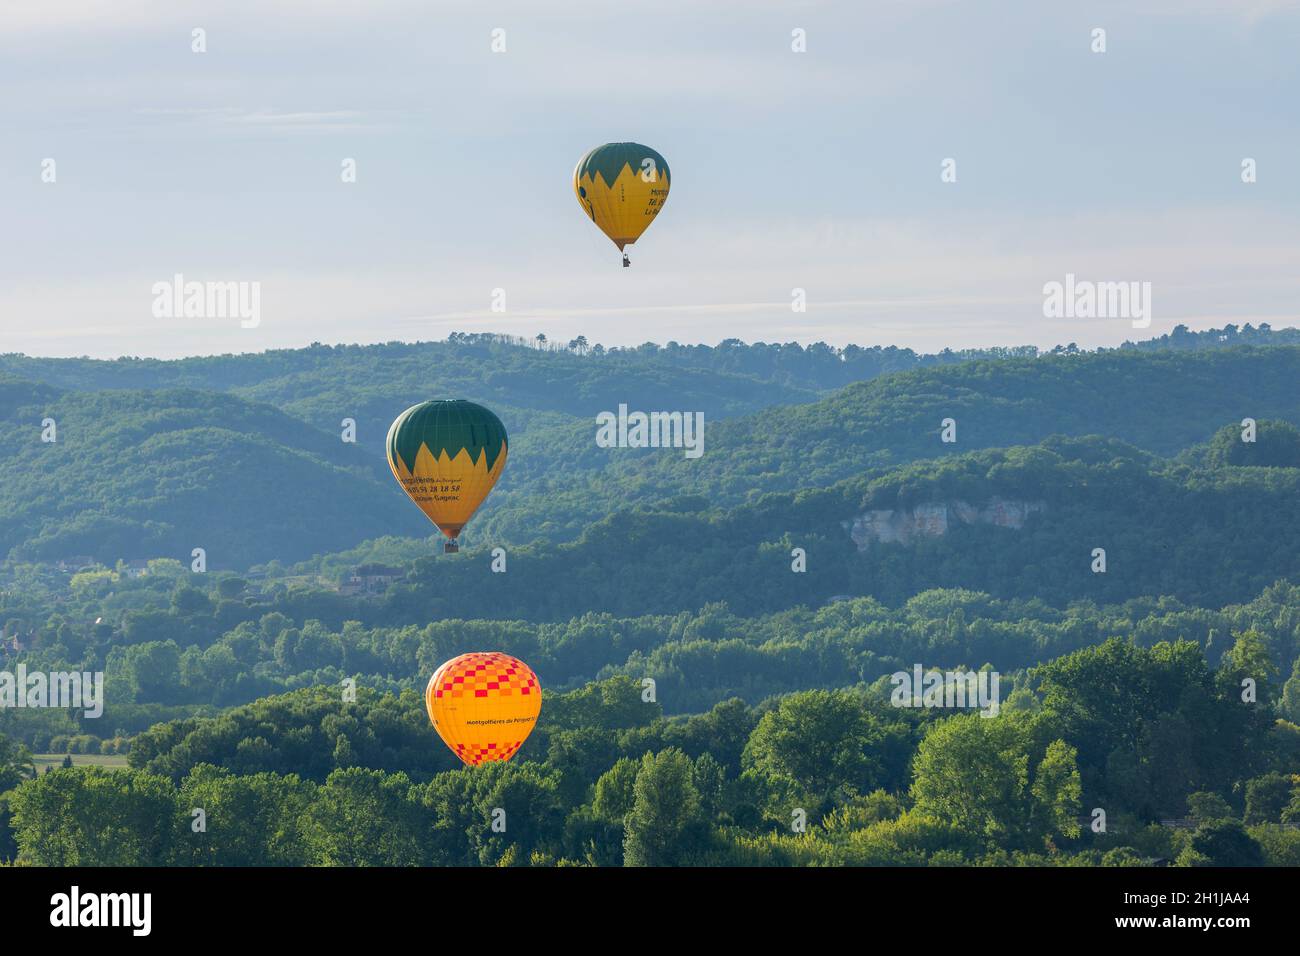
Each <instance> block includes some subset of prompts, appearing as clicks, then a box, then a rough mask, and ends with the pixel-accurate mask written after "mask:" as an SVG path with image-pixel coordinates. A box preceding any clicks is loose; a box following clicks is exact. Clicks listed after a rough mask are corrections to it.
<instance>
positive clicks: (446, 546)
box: [442, 541, 460, 554]
mask: <svg viewBox="0 0 1300 956" xmlns="http://www.w3.org/2000/svg"><path fill="white" fill-rule="evenodd" d="M459 552H460V545H458V544H457V543H456V542H455V541H446V542H443V545H442V553H443V554H458V553H459Z"/></svg>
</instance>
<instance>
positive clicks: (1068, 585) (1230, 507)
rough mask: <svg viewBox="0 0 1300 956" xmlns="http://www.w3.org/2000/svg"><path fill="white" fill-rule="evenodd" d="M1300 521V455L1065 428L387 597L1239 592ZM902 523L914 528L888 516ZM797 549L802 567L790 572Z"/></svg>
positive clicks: (653, 515)
mask: <svg viewBox="0 0 1300 956" xmlns="http://www.w3.org/2000/svg"><path fill="white" fill-rule="evenodd" d="M876 512H880V513H882V515H881V516H877V515H875V514H874V513H876ZM1298 522H1300V469H1297V468H1250V467H1247V468H1241V467H1223V468H1215V469H1204V470H1194V469H1190V468H1188V467H1186V466H1183V465H1174V464H1170V463H1168V462H1166V461H1163V460H1162V459H1158V458H1155V457H1152V456H1149V455H1147V454H1145V453H1143V452H1141V451H1139V450H1137V449H1135V448H1132V447H1129V446H1125V445H1124V444H1122V443H1120V442H1117V441H1114V440H1110V439H1099V438H1086V439H1066V438H1053V439H1049V440H1047V441H1045V442H1043V443H1041V444H1039V445H1036V446H1031V447H1017V448H1010V449H990V450H983V451H978V452H970V453H967V454H965V455H961V456H953V457H951V458H947V459H942V460H932V461H923V462H916V463H912V464H909V465H905V466H902V467H899V468H896V469H893V470H890V471H887V472H885V473H884V474H882V475H880V476H879V477H876V478H874V479H871V480H866V479H854V480H850V481H846V482H842V483H840V484H837V485H834V486H832V487H829V488H826V489H819V490H810V491H803V492H798V493H793V494H792V493H782V494H772V495H767V496H764V497H762V498H761V499H759V500H757V501H755V502H752V503H749V504H745V505H741V506H738V507H736V508H733V509H728V510H716V509H709V508H708V507H707V506H706V505H704V504H703V503H702V502H700V501H698V500H692V499H682V500H681V501H680V502H679V503H678V504H677V505H675V506H666V507H664V508H662V509H660V510H653V511H649V510H647V511H636V512H633V511H625V512H619V513H616V514H614V515H612V516H610V517H608V518H605V519H603V520H601V521H599V522H597V523H595V524H593V525H592V526H591V527H589V528H588V529H587V530H586V531H585V532H584V533H583V535H582V536H581V537H580V538H579V539H578V540H577V541H575V542H573V543H571V544H565V545H561V546H559V547H554V546H549V545H547V546H542V545H539V546H534V547H525V548H519V549H512V550H511V552H510V558H509V561H510V563H509V570H508V573H506V574H492V573H489V570H488V564H489V559H488V557H487V555H486V554H485V553H483V552H481V551H480V552H477V553H474V554H470V555H462V556H461V557H460V558H459V559H456V560H446V559H443V558H442V557H438V558H428V559H423V560H421V561H417V562H416V564H415V568H414V572H413V575H412V578H411V580H410V581H409V583H407V584H404V585H400V586H397V587H396V588H395V590H394V591H392V592H390V595H389V598H388V602H389V605H390V608H391V613H392V614H393V615H394V618H393V619H394V620H420V619H428V618H439V617H448V616H451V617H455V616H461V615H468V614H470V613H472V614H473V615H474V616H490V617H499V618H515V617H518V618H524V617H527V618H530V619H533V620H537V619H539V618H544V619H555V618H563V617H569V616H572V615H574V614H578V613H581V612H582V611H583V610H598V611H609V612H611V613H615V614H622V615H636V614H649V613H668V612H672V611H678V610H693V609H697V608H700V607H703V606H704V605H706V604H709V603H710V602H713V601H726V602H728V604H730V606H731V607H732V608H733V609H736V610H738V611H740V612H741V613H755V612H760V611H763V612H767V611H774V610H779V609H781V608H787V607H792V606H795V605H798V604H805V605H809V606H817V605H819V604H822V603H825V602H826V601H827V600H829V599H831V598H832V597H833V596H836V595H853V596H868V595H869V596H872V597H876V598H878V599H880V600H883V601H886V602H897V601H901V600H905V599H906V598H907V597H909V596H910V595H913V594H916V593H917V592H919V591H923V590H926V589H928V588H937V587H960V588H972V589H976V590H980V591H986V592H988V593H989V594H993V595H995V596H998V597H1007V598H1011V597H1019V598H1026V599H1033V598H1038V599H1042V600H1045V601H1047V602H1049V603H1051V604H1053V605H1056V606H1061V605H1063V604H1065V603H1068V602H1070V601H1075V600H1105V601H1115V602H1118V601H1123V600H1127V599H1130V598H1134V597H1138V596H1141V595H1151V594H1168V595H1173V596H1175V597H1178V598H1179V599H1182V600H1188V601H1194V602H1199V603H1202V604H1226V603H1229V602H1231V601H1234V600H1243V599H1245V598H1246V597H1247V596H1249V595H1250V594H1251V593H1254V592H1257V591H1259V590H1261V589H1262V588H1264V587H1266V586H1268V585H1269V584H1271V583H1272V582H1274V581H1276V580H1278V579H1290V580H1300V539H1298V538H1297V537H1296V535H1295V534H1294V529H1295V527H1296V526H1297V523H1298ZM896 527H904V528H910V532H909V533H907V534H902V535H899V534H892V533H888V529H891V528H896ZM873 528H874V529H875V531H874V532H873V530H872V529H873ZM796 547H797V548H802V549H804V550H805V551H806V555H807V571H806V572H805V573H794V572H793V571H792V549H794V548H796ZM1095 548H1103V549H1105V551H1106V562H1107V566H1106V570H1105V572H1104V573H1094V572H1093V570H1092V563H1093V549H1095ZM471 609H472V610H471ZM384 613H388V612H381V616H383V614H384Z"/></svg>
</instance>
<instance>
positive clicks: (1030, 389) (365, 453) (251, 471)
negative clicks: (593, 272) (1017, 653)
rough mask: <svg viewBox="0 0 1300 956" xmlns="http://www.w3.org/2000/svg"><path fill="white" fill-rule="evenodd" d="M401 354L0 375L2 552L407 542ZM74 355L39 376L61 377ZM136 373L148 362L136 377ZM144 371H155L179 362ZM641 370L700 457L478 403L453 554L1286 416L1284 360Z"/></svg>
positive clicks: (1261, 353)
mask: <svg viewBox="0 0 1300 956" xmlns="http://www.w3.org/2000/svg"><path fill="white" fill-rule="evenodd" d="M446 347H447V348H452V346H446ZM454 347H455V348H457V349H461V350H462V351H466V350H473V349H476V348H478V349H484V350H486V351H487V352H488V353H492V352H493V351H494V350H497V349H503V350H506V351H507V352H508V353H509V354H511V355H514V356H516V357H518V358H519V361H520V362H534V361H536V362H543V363H547V362H554V363H555V367H556V368H560V369H567V370H569V371H570V372H571V371H572V370H574V369H578V368H581V369H584V370H589V369H599V368H600V366H601V363H602V362H605V361H612V362H615V363H620V364H625V363H635V362H636V361H638V360H637V358H636V355H637V353H634V352H628V353H616V354H615V356H613V357H612V358H611V357H610V356H606V357H604V358H601V359H597V358H595V357H594V356H590V355H588V356H578V355H558V354H557V355H546V354H545V353H540V354H539V355H538V356H535V357H529V353H530V352H537V350H527V349H521V348H513V349H511V348H508V347H506V346H502V345H495V344H492V343H477V344H476V343H472V342H471V343H457V344H456V345H455V346H454ZM394 348H396V347H394ZM404 348H405V347H404ZM409 348H412V349H414V350H415V351H414V352H413V353H412V356H411V357H410V358H409V359H408V360H407V361H405V362H399V364H400V365H402V367H403V368H405V369H406V371H405V372H404V373H402V374H403V375H405V376H407V381H406V383H405V384H403V385H402V386H400V387H401V388H403V389H408V391H405V392H403V393H401V394H397V395H393V394H388V393H387V392H386V391H385V388H386V386H385V384H384V383H385V381H386V380H385V379H384V377H383V376H382V375H380V374H378V373H376V374H375V375H373V376H367V375H364V374H359V375H356V376H351V375H349V376H346V377H343V378H338V377H336V376H334V375H332V374H327V373H324V372H322V373H318V374H308V373H305V372H297V373H293V374H290V375H287V376H283V377H280V378H274V379H271V380H269V381H265V380H264V381H262V383H261V384H256V385H247V386H244V387H241V388H239V389H236V390H235V391H233V392H223V391H215V390H202V389H194V388H185V389H180V388H157V389H134V390H131V389H100V390H92V391H85V390H82V389H72V388H64V387H62V386H56V385H51V384H49V383H42V382H24V381H21V380H16V379H13V378H0V556H4V555H8V556H11V557H14V558H22V559H42V560H55V559H59V558H62V557H65V556H68V555H90V556H93V557H95V558H97V559H99V560H101V561H107V562H110V563H111V562H112V561H115V560H116V559H118V558H127V559H132V558H150V557H159V556H173V557H174V556H187V555H188V554H189V553H190V551H191V549H192V548H194V547H204V548H205V549H207V551H208V552H209V554H210V556H211V560H212V561H213V564H214V567H219V568H244V567H247V566H249V565H251V564H254V563H262V562H266V561H269V560H273V559H278V560H281V561H283V562H287V563H288V562H294V561H299V560H302V559H305V558H308V557H310V556H311V555H313V554H320V553H326V552H332V551H343V550H347V549H349V548H352V547H355V546H356V545H357V544H359V543H361V542H362V541H365V540H367V539H371V538H377V537H380V536H384V535H398V536H415V537H423V536H425V535H427V534H428V531H429V528H428V526H427V524H426V523H425V521H424V519H423V517H422V516H421V515H420V514H419V513H418V512H417V511H416V510H415V509H414V508H412V507H411V506H410V505H409V503H408V502H407V501H406V500H405V498H404V497H403V495H402V493H401V491H400V489H399V488H398V487H397V486H396V484H395V483H394V482H393V481H392V479H391V477H390V476H389V475H388V473H387V467H386V465H385V461H384V457H383V451H382V436H383V434H384V433H385V431H386V429H387V425H388V423H389V422H390V421H391V419H392V418H393V417H394V416H396V414H397V413H398V412H400V411H401V410H402V409H403V408H404V407H406V405H407V404H409V403H410V402H413V401H415V400H416V399H418V398H424V397H427V396H428V395H430V394H442V391H441V386H440V385H425V386H423V387H421V386H418V385H417V384H416V380H417V379H418V377H419V375H420V374H421V369H423V370H424V374H426V375H429V370H428V368H427V367H426V364H425V363H424V362H423V360H422V359H421V358H420V354H421V353H420V352H419V350H420V349H421V348H423V347H422V346H413V347H409ZM313 351H316V350H312V349H308V350H304V351H303V353H301V354H302V355H307V356H310V355H311V353H312V352H313ZM320 351H321V352H322V353H328V354H329V355H333V354H334V353H335V352H337V351H340V350H329V349H321V350H320ZM343 351H346V350H343ZM362 351H363V352H364V351H365V350H362ZM659 351H664V350H659ZM716 351H725V350H724V349H720V350H715V352H716ZM805 351H806V350H805ZM294 354H299V353H294ZM365 354H368V355H370V358H371V359H372V360H373V362H374V363H375V365H376V366H378V365H382V364H384V363H383V362H381V361H380V360H379V358H378V353H376V352H374V351H373V350H372V351H370V352H366V353H365ZM272 356H273V353H268V355H266V356H242V357H237V358H236V357H228V358H223V359H212V360H187V361H193V362H195V363H196V364H195V366H194V368H195V369H196V370H199V371H201V370H203V369H204V368H206V366H205V365H204V364H203V363H205V362H213V363H216V364H215V365H214V368H220V369H225V370H227V371H229V370H230V369H232V368H238V363H240V362H244V361H247V362H250V363H252V364H253V365H254V366H257V365H259V364H265V363H268V362H271V361H272ZM325 358H326V356H324V355H323V356H322V360H323V361H324V359H325ZM11 361H12V362H16V360H12V357H11ZM79 361H80V360H69V362H70V363H71V364H69V365H64V366H58V367H59V368H61V369H63V370H64V372H67V370H68V369H72V368H76V367H78V365H77V363H78V362H79ZM17 364H20V365H21V364H23V363H22V362H17ZM27 364H28V365H29V367H28V369H27V370H28V371H32V370H33V368H32V367H30V361H29V362H28V363H27ZM38 364H39V363H38ZM131 364H132V363H130V362H127V363H124V364H123V365H122V366H121V368H123V369H128V367H129V366H130V365H131ZM326 364H328V363H326ZM141 365H142V367H144V368H146V369H152V368H154V365H155V363H141ZM157 365H158V367H160V368H165V369H167V370H170V371H169V372H168V374H169V375H174V374H178V373H176V371H175V370H177V369H183V368H187V367H188V366H187V365H186V363H157ZM107 366H115V363H102V364H100V365H96V364H94V363H90V364H89V365H86V366H85V368H87V369H90V370H91V373H93V374H90V373H88V374H90V377H92V378H94V377H96V376H98V375H99V374H100V373H101V372H102V369H103V368H104V367H107ZM540 367H542V366H540V365H539V366H538V368H540ZM449 368H451V369H452V375H453V379H454V380H455V382H456V384H455V385H454V387H453V388H452V389H451V390H453V391H457V392H459V393H460V394H462V395H463V396H464V397H469V398H473V399H477V400H480V401H487V402H488V403H489V404H491V400H490V399H485V398H484V395H483V392H488V393H490V394H497V393H504V392H509V393H510V394H511V395H513V396H514V398H515V400H523V399H524V398H525V396H524V394H523V392H521V391H519V389H518V388H515V387H514V386H510V385H509V380H510V379H511V376H512V375H516V374H523V373H522V372H518V370H516V371H511V370H510V368H509V367H508V366H507V368H505V369H502V368H499V367H497V366H496V365H495V364H494V363H493V362H491V361H482V362H477V363H471V362H467V361H466V362H460V363H453V364H452V365H451V366H449ZM96 370H98V371H96ZM642 372H643V373H644V374H643V380H644V381H645V382H653V383H655V384H654V385H653V387H652V386H650V385H647V386H646V387H647V389H648V390H647V391H645V392H644V393H641V394H642V398H643V399H644V400H645V402H646V404H645V405H643V406H640V407H641V408H642V409H644V410H658V409H669V410H672V409H677V410H682V411H700V410H705V416H706V438H705V451H704V455H703V457H701V458H699V459H687V458H686V457H685V455H684V454H683V453H682V452H681V451H680V450H677V449H656V450H635V449H602V448H598V447H597V446H596V444H595V441H594V432H595V429H594V424H593V419H592V418H591V417H589V416H587V415H586V414H583V415H581V416H579V415H577V414H570V413H569V412H567V411H558V410H551V411H545V412H536V411H521V410H520V409H518V408H516V407H513V406H510V405H501V406H497V407H496V410H497V411H498V413H499V414H500V415H501V417H502V418H503V420H504V421H505V422H506V425H507V428H508V429H509V431H510V435H511V440H512V441H511V457H510V464H509V467H508V468H507V469H506V473H505V475H504V477H503V479H502V481H501V483H500V485H499V486H498V488H497V490H496V491H495V492H494V494H493V496H492V497H491V499H490V500H489V502H488V505H487V506H486V507H485V508H484V510H483V511H482V513H481V514H480V515H479V516H478V517H477V518H476V520H475V522H474V524H473V525H471V537H470V540H471V541H478V542H485V543H486V542H495V543H503V544H510V545H519V544H523V543H527V542H531V541H535V540H538V539H544V540H550V541H553V542H564V541H572V540H576V539H577V538H578V537H579V536H581V535H582V534H583V533H584V531H585V530H586V529H588V528H592V527H595V526H599V525H600V523H601V522H602V521H605V520H606V519H607V518H609V517H610V516H611V515H614V514H617V513H619V512H621V511H624V510H626V509H628V508H638V507H642V508H652V509H659V510H663V509H668V510H681V508H682V507H683V506H682V505H681V504H680V502H681V501H687V502H693V504H690V505H689V507H690V508H694V509H698V508H699V507H700V506H701V505H702V506H704V507H712V508H722V509H728V508H732V507H734V506H736V505H738V504H741V503H744V502H746V501H753V500H756V499H757V497H758V496H760V495H762V494H764V493H769V492H773V491H794V490H799V489H816V488H824V487H828V486H831V485H834V484H836V483H838V482H841V481H845V480H848V479H852V478H862V477H869V476H873V475H881V474H883V473H884V471H885V470H886V469H888V468H891V467H895V466H897V465H900V464H906V463H908V462H911V461H918V460H930V459H938V458H945V457H950V456H954V455H960V454H963V453H966V452H969V451H971V450H974V449H979V448H985V447H1008V446H1015V445H1034V444H1037V443H1038V442H1040V441H1042V440H1043V439H1044V438H1046V437H1047V436H1049V435H1053V434H1063V435H1074V436H1082V435H1101V436H1106V437H1109V438H1117V439H1121V440H1123V441H1124V442H1127V443H1130V444H1132V445H1134V446H1136V447H1138V448H1141V449H1144V450H1147V451H1151V452H1155V453H1159V454H1161V455H1165V456H1173V455H1175V454H1177V453H1179V452H1180V451H1183V450H1184V449H1188V448H1190V447H1192V446H1194V445H1198V444H1200V443H1204V442H1206V441H1208V440H1209V439H1210V437H1211V436H1212V435H1213V433H1214V432H1215V431H1216V430H1217V429H1218V428H1220V427H1222V426H1224V425H1228V424H1232V423H1237V422H1240V421H1241V420H1242V419H1243V418H1246V417H1251V418H1255V419H1257V420H1261V421H1262V420H1267V419H1276V420H1280V421H1289V422H1293V423H1294V422H1300V389H1297V388H1296V387H1295V383H1296V382H1297V381H1300V347H1296V346H1279V347H1270V348H1257V347H1249V346H1238V347H1233V348H1207V349H1202V350H1192V351H1174V350H1169V349H1164V350H1155V351H1142V350H1137V349H1130V350H1123V351H1113V352H1103V353H1088V354H1082V353H1080V354H1060V355H1052V356H1044V357H1040V358H1007V359H999V360H990V359H972V360H970V361H965V362H961V363H958V364H953V365H940V366H938V367H934V368H925V369H914V370H912V371H905V372H896V373H892V374H889V375H884V376H881V377H879V378H875V379H873V380H871V381H867V382H861V383H857V384H853V385H849V386H847V387H845V388H843V389H841V390H839V391H838V392H835V393H834V394H832V395H830V396H829V397H827V398H824V399H821V400H819V401H816V402H808V403H802V404H793V405H783V406H780V407H775V408H767V409H764V410H762V411H757V412H750V413H749V414H745V415H741V416H738V417H730V418H724V419H713V418H711V417H710V415H711V414H712V413H711V412H709V411H707V409H708V408H714V409H717V408H735V407H752V406H753V405H755V404H758V403H759V402H760V401H761V399H762V398H763V397H764V396H770V395H772V394H786V395H789V394H799V395H802V394H804V393H803V392H801V391H799V390H798V389H795V392H794V393H791V392H790V391H789V389H790V388H793V386H789V387H786V386H776V385H772V384H771V383H763V382H761V381H760V380H759V379H757V378H753V377H748V373H747V372H743V371H742V372H737V373H734V374H733V375H731V377H728V375H727V374H723V373H720V372H717V371H713V370H710V371H704V370H701V369H699V368H687V369H685V370H683V369H681V368H675V367H673V366H672V365H671V363H667V362H665V361H663V360H661V359H660V358H656V357H654V356H652V357H650V358H647V359H645V360H644V366H643V368H642ZM113 374H120V375H124V376H125V375H126V372H115V373H113ZM150 374H152V373H150ZM160 374H161V373H160ZM195 374H197V372H196V373H195ZM232 374H233V373H232ZM566 374H567V373H566ZM223 375H224V373H223ZM456 376H459V378H456ZM674 376H677V377H676V378H674ZM56 377H57V376H56ZM128 377H129V376H128ZM256 377H257V376H255V375H250V376H248V379H249V380H250V381H251V380H252V379H253V378H256ZM429 377H430V378H431V379H433V378H436V376H433V375H429ZM632 378H633V379H635V376H633V377H632ZM629 380H630V379H628V377H627V375H626V374H625V372H619V371H616V370H615V371H611V370H608V369H607V370H604V371H601V372H599V374H595V373H593V374H592V375H588V374H587V373H586V372H585V371H584V372H583V374H582V375H581V376H580V381H575V380H570V379H568V378H565V377H563V376H561V377H560V378H557V379H554V380H553V381H552V384H551V388H550V390H549V392H548V394H550V393H554V394H555V396H556V397H555V398H554V399H553V404H557V405H566V404H567V405H568V406H569V407H573V406H574V405H575V403H577V404H584V403H585V404H586V405H587V406H589V409H588V410H590V409H599V410H609V409H615V408H617V407H618V405H619V404H621V403H628V404H631V406H632V407H633V408H634V409H635V408H637V407H638V405H637V399H636V395H637V394H638V393H637V392H636V390H635V388H633V387H632V386H629V385H628V384H627V383H628V381H629ZM231 381H233V379H232V378H229V377H227V379H226V382H227V384H230V382H231ZM438 381H441V379H438ZM295 382H297V383H298V385H297V386H295V385H294V383H295ZM692 383H693V384H692ZM530 387H532V386H530ZM783 387H784V388H786V389H787V390H786V392H781V388H783ZM512 389H513V391H512ZM236 392H238V394H237V393H236ZM250 396H259V397H250ZM696 402H698V404H692V403H696ZM352 403H355V404H352ZM345 417H352V418H355V419H356V421H357V442H356V443H355V444H349V443H345V442H343V441H341V440H340V437H341V428H340V426H341V423H342V420H343V418H345ZM46 418H52V419H54V421H55V422H56V423H57V427H58V435H57V437H58V440H57V441H56V442H53V443H49V442H43V441H41V431H42V428H41V423H42V421H44V420H45V419H46ZM945 418H951V419H953V420H954V421H955V422H956V438H957V440H956V442H954V443H951V444H945V443H943V442H941V441H940V435H939V431H940V427H941V422H942V421H943V419H945ZM1048 490H1049V491H1050V489H1048Z"/></svg>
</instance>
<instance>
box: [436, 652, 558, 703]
mask: <svg viewBox="0 0 1300 956" xmlns="http://www.w3.org/2000/svg"><path fill="white" fill-rule="evenodd" d="M536 693H537V675H536V674H534V673H533V670H532V668H531V667H529V666H528V665H527V664H525V663H524V662H523V661H521V660H519V659H517V658H514V657H511V656H510V655H509V654H466V655H465V656H464V658H463V659H462V660H459V661H457V662H456V663H455V664H453V665H452V666H451V667H448V668H447V670H446V671H445V672H444V673H443V675H442V680H441V681H439V683H438V686H437V687H436V688H435V689H434V692H433V696H434V697H442V696H444V695H445V696H447V697H452V698H456V697H513V696H515V695H516V694H518V695H519V696H521V697H527V696H529V695H530V694H536Z"/></svg>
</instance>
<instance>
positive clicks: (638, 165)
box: [573, 143, 671, 250]
mask: <svg viewBox="0 0 1300 956" xmlns="http://www.w3.org/2000/svg"><path fill="white" fill-rule="evenodd" d="M670 179H671V174H670V173H669V171H668V161H667V160H665V159H664V158H663V157H662V156H660V155H659V154H658V153H657V152H655V151H654V150H653V149H651V148H650V147H649V146H642V145H641V144H640V143H606V144H605V145H604V146H597V147H596V148H595V149H593V150H592V151H591V152H589V153H588V154H587V155H586V156H584V157H582V159H580V160H578V165H577V166H576V167H575V168H574V170H573V191H574V193H575V194H576V195H577V197H578V202H579V203H580V204H581V205H582V208H583V211H584V212H586V214H587V215H588V217H590V219H591V221H592V222H594V223H595V224H596V225H597V226H598V227H599V228H600V231H601V232H603V233H604V234H605V235H607V236H609V238H610V239H612V240H613V242H614V245H616V246H618V248H619V249H620V250H621V249H622V248H623V247H624V246H628V245H631V244H632V243H634V242H636V241H637V239H638V238H640V236H641V233H643V232H645V231H646V229H647V228H649V226H650V223H652V222H654V221H655V217H656V216H658V215H659V210H661V209H663V207H664V203H665V202H666V201H667V199H668V187H669V180H670Z"/></svg>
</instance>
